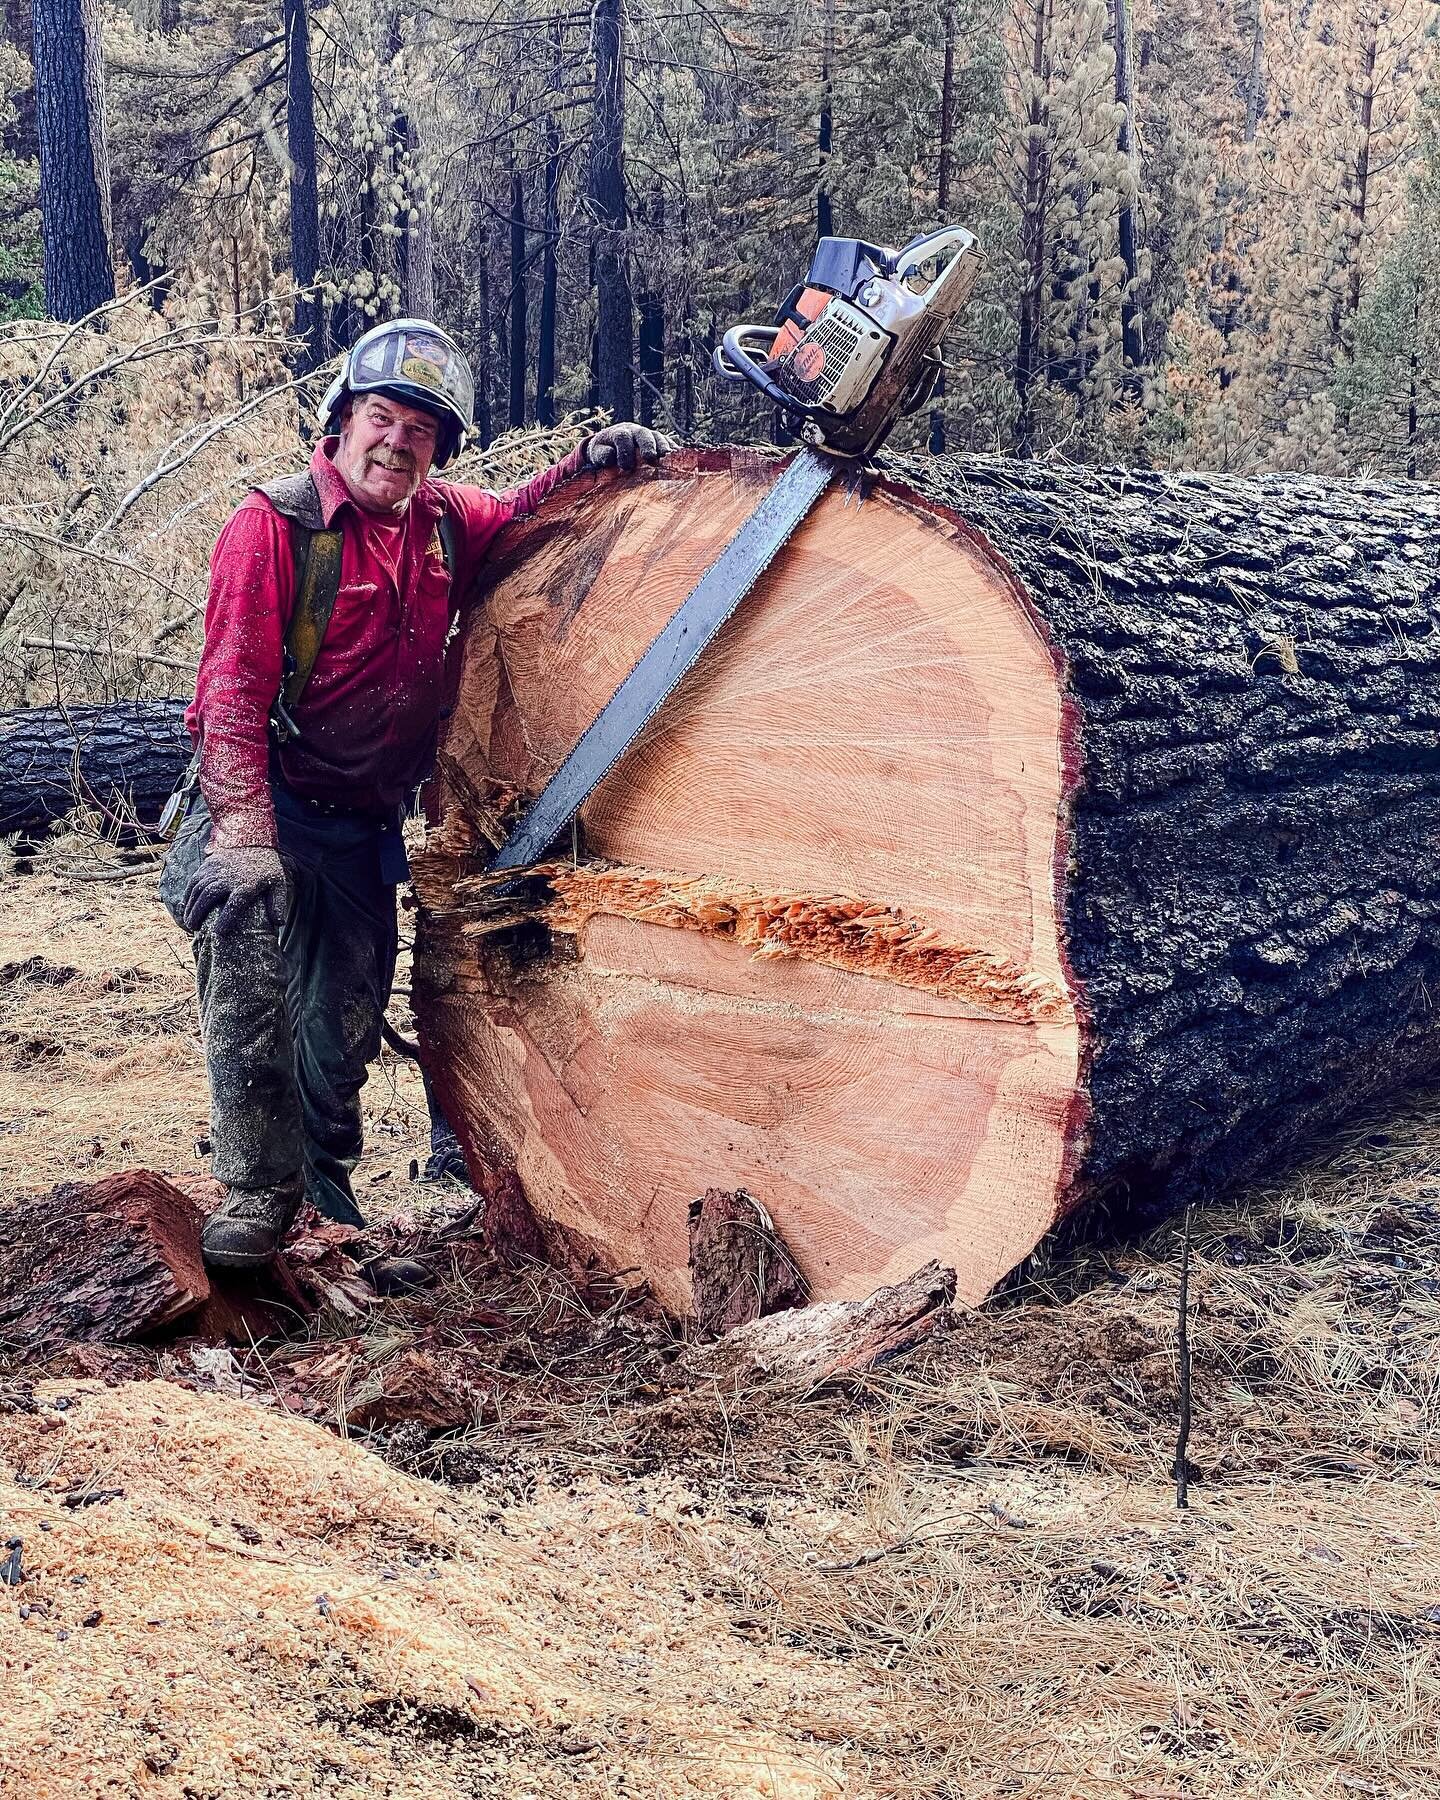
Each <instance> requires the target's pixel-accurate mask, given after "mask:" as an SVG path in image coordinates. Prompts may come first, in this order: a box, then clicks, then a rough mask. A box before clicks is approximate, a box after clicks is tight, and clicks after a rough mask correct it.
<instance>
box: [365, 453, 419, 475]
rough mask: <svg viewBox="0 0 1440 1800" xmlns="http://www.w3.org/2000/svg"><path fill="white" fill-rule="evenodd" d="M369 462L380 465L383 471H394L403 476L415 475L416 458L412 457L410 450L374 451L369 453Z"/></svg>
mask: <svg viewBox="0 0 1440 1800" xmlns="http://www.w3.org/2000/svg"><path fill="white" fill-rule="evenodd" d="M368 460H369V461H370V462H372V463H378V464H379V465H380V467H381V468H382V469H394V470H395V471H396V472H397V473H399V474H402V475H413V474H414V473H415V458H414V457H413V456H411V454H410V453H409V451H408V450H389V449H383V448H382V449H379V450H372V451H371V452H370V453H369V457H368Z"/></svg>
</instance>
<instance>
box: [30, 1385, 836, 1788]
mask: <svg viewBox="0 0 1440 1800" xmlns="http://www.w3.org/2000/svg"><path fill="white" fill-rule="evenodd" d="M34 1407H35V1409H34V1410H33V1411H26V1412H20V1413H15V1414H12V1415H11V1416H9V1417H7V1418H5V1419H4V1420H3V1421H0V1462H3V1464H4V1466H5V1468H6V1469H7V1471H9V1470H13V1471H14V1473H13V1475H11V1476H9V1477H8V1478H7V1479H5V1480H4V1481H3V1482H0V1513H3V1515H4V1519H5V1529H6V1535H7V1537H18V1538H21V1539H23V1547H22V1551H21V1554H22V1558H23V1570H24V1574H25V1577H26V1578H25V1580H24V1583H23V1585H22V1586H20V1587H19V1588H18V1590H16V1594H15V1595H14V1596H10V1597H11V1598H18V1602H19V1607H20V1611H18V1612H17V1608H16V1606H14V1605H11V1606H7V1608H6V1612H7V1613H8V1615H9V1616H8V1618H7V1619H6V1621H5V1623H4V1626H3V1637H0V1644H3V1651H0V1668H3V1687H4V1691H5V1693H6V1695H7V1703H6V1713H7V1718H6V1729H5V1731H4V1733H3V1734H0V1791H3V1792H4V1793H7V1794H11V1793H13V1794H17V1795H18V1794H19V1793H21V1792H22V1791H23V1792H25V1793H27V1794H28V1795H30V1796H33V1797H34V1800H52V1797H53V1800H76V1797H77V1796H80V1795H87V1796H88V1795H91V1794H96V1795H98V1794H101V1793H105V1794H111V1795H114V1794H125V1795H128V1794H141V1793H144V1794H147V1795H161V1796H172V1795H173V1796H175V1797H176V1800H182V1797H185V1800H208V1797H210V1796H215V1797H216V1800H219V1796H222V1795H224V1796H231V1795H236V1794H245V1795H260V1794H264V1795H272V1794H274V1795H279V1794H286V1795H307V1794H313V1793H325V1794H331V1795H337V1796H343V1795H350V1794H355V1795H360V1794H362V1793H363V1794H366V1795H375V1794H385V1795H391V1796H396V1797H397V1800H399V1797H401V1796H412V1795H413V1796H416V1797H419V1796H434V1795H437V1794H448V1793H455V1792H463V1793H487V1794H488V1793H494V1794H497V1795H498V1794H505V1795H507V1796H515V1797H516V1800H519V1797H520V1796H522V1795H525V1794H535V1795H550V1794H564V1795H566V1796H570V1795H575V1796H580V1795H586V1794H622V1793H623V1794H627V1795H636V1796H655V1800H661V1797H662V1796H672V1795H673V1796H681V1795H710V1796H723V1797H726V1800H749V1797H750V1796H761V1795H764V1796H776V1797H785V1800H820V1797H822V1796H827V1795H833V1794H839V1793H842V1792H845V1791H847V1789H846V1785H845V1781H844V1775H845V1763H846V1758H845V1756H844V1755H843V1753H842V1752H841V1751H840V1750H838V1749H836V1748H834V1747H831V1746H828V1745H825V1744H822V1743H820V1742H818V1741H816V1740H815V1736H814V1734H815V1732H816V1731H817V1730H823V1731H825V1732H826V1735H827V1736H831V1737H834V1736H837V1735H841V1734H842V1733H843V1731H844V1729H845V1727H844V1726H843V1725H842V1724H841V1723H840V1720H841V1719H842V1717H845V1716H846V1715H848V1717H849V1719H850V1720H852V1721H853V1722H854V1723H856V1724H858V1723H860V1722H861V1719H862V1717H863V1714H864V1711H865V1710H866V1707H865V1704H864V1702H863V1700H862V1699H861V1697H860V1695H859V1692H858V1689H859V1686H860V1685H861V1684H859V1683H858V1682H856V1681H854V1680H853V1679H846V1680H845V1681H844V1682H843V1683H842V1684H837V1683H836V1681H835V1677H834V1674H833V1672H832V1671H831V1670H829V1669H827V1668H825V1666H824V1665H823V1664H821V1663H819V1662H817V1660H816V1659H814V1658H813V1657H805V1656H803V1655H801V1654H799V1653H796V1652H786V1651H785V1650H783V1649H777V1648H775V1647H773V1646H767V1647H766V1648H765V1649H764V1650H763V1651H762V1650H761V1649H760V1648H759V1647H758V1646H756V1645H754V1644H751V1643H747V1642H746V1640H744V1639H743V1638H740V1637H737V1636H736V1635H735V1634H733V1633H732V1632H730V1631H729V1630H728V1629H727V1628H726V1623H725V1620H724V1617H723V1612H722V1609H721V1608H720V1606H719V1605H718V1604H717V1603H716V1602H715V1601H714V1600H713V1599H707V1598H706V1597H704V1596H703V1595H702V1594H701V1593H700V1592H699V1591H698V1589H697V1587H696V1585H695V1583H694V1581H693V1577H691V1576H689V1575H687V1571H686V1570H685V1568H684V1565H683V1563H682V1564H681V1565H680V1566H677V1565H676V1563H675V1560H674V1559H673V1557H672V1556H671V1555H670V1554H669V1551H670V1549H671V1538H672V1535H673V1534H672V1528H671V1526H670V1525H669V1524H667V1523H666V1522H665V1518H664V1516H663V1515H664V1512H665V1508H664V1505H663V1502H661V1501H659V1500H657V1498H656V1495H655V1493H654V1492H653V1491H652V1492H651V1494H650V1499H649V1503H648V1504H647V1503H645V1502H644V1501H643V1500H641V1498H640V1496H639V1495H638V1494H637V1495H631V1496H622V1495H620V1494H604V1493H598V1492H597V1493H595V1494H592V1495H588V1496H586V1497H584V1498H579V1497H577V1498H574V1499H570V1500H568V1501H565V1502H558V1501H552V1502H551V1503H550V1504H549V1505H548V1506H540V1505H535V1506H532V1507H530V1508H527V1509H526V1510H525V1512H524V1514H523V1516H522V1517H520V1518H517V1519H516V1520H515V1522H514V1524H513V1526H511V1527H510V1528H509V1529H500V1528H498V1527H497V1526H495V1525H492V1524H490V1523H488V1522H487V1521H486V1519H485V1518H484V1517H483V1516H482V1515H481V1513H480V1509H479V1508H478V1506H476V1505H475V1504H474V1503H472V1502H468V1501H467V1500H466V1499H465V1498H464V1497H463V1496H462V1495H459V1494H454V1493H447V1492H444V1491H442V1490H440V1489H438V1488H436V1487H434V1486H433V1485H431V1484H429V1483H426V1482H422V1481H417V1480H413V1479H411V1478H410V1477H408V1476H405V1475H402V1474H399V1473H397V1472H396V1471H395V1470H393V1469H391V1468H389V1467H388V1466H387V1465H386V1464H385V1463H383V1462H381V1461H380V1460H379V1459H378V1458H376V1457H374V1456H371V1455H368V1454H367V1453H366V1452H364V1451H362V1450H360V1449H358V1448H357V1447H355V1446H353V1445H350V1444H347V1443H345V1442H343V1441H341V1440H340V1439H338V1438H336V1437H334V1436H332V1435H330V1434H328V1433H326V1432H324V1431H322V1430H320V1429H319V1428H318V1427H315V1426H312V1425H308V1424H306V1423H304V1422H302V1421H298V1420H295V1419H292V1418H288V1417H286V1416H284V1415H281V1414H278V1413H271V1412H267V1411H266V1410H264V1409H262V1408H260V1407H255V1406H249V1405H246V1404H243V1403H241V1402H236V1401H230V1400H225V1399H223V1398H219V1397H216V1396H210V1395H200V1394H194V1393H190V1392H186V1391H185V1390H183V1389H181V1388H178V1387H174V1386H171V1385H169V1384H166V1383H160V1382H142V1383H131V1384H126V1385H124V1386H121V1387H118V1388H115V1389H106V1388H103V1387H99V1386H97V1385H93V1384H84V1383H79V1384H74V1383H72V1384H58V1385H57V1384H54V1383H51V1384H48V1385H46V1386H45V1387H43V1388H42V1389H40V1390H39V1392H38V1393H37V1394H36V1396H35V1397H34ZM657 1515H658V1516H657ZM22 1614H23V1616H21V1615H22ZM837 1685H843V1686H844V1687H845V1688H849V1689H855V1690H856V1693H855V1695H854V1698H853V1700H852V1702H851V1705H849V1706H846V1707H844V1708H837V1706H836V1704H835V1701H836V1688H837ZM852 1707H853V1710H852ZM827 1720H828V1721H829V1724H828V1726H827V1724H826V1721H827Z"/></svg>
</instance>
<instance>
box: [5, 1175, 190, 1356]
mask: <svg viewBox="0 0 1440 1800" xmlns="http://www.w3.org/2000/svg"><path fill="white" fill-rule="evenodd" d="M209 1294H210V1283H209V1280H208V1279H207V1277H206V1274H205V1269H204V1267H203V1265H202V1263H201V1261H200V1213H199V1211H198V1209H197V1208H196V1206H195V1205H194V1203H193V1201H191V1200H190V1199H189V1198H188V1196H187V1195H185V1194H183V1193H182V1192H181V1191H180V1190H179V1189H178V1188H175V1187H172V1186H171V1185H170V1183H169V1182H167V1181H166V1180H164V1178H163V1177H162V1176H159V1175H152V1174H151V1173H150V1172H149V1171H148V1170H145V1169H132V1170H130V1171H128V1172H126V1173H124V1174H119V1175H110V1176H107V1177H106V1178H105V1179H104V1180H103V1181H96V1182H71V1183H68V1184H67V1185H66V1186H64V1187H60V1188H56V1189H55V1190H54V1192H53V1193H50V1194H45V1195H39V1196H36V1197H35V1198H34V1199H32V1200H27V1201H25V1202H23V1203H22V1204H21V1205H19V1206H17V1207H16V1208H15V1209H14V1210H13V1211H12V1212H11V1213H10V1214H9V1215H8V1216H7V1218H6V1229H5V1232H4V1233H3V1235H0V1355H3V1356H4V1357H5V1358H6V1360H9V1359H11V1358H13V1357H15V1356H17V1355H19V1356H24V1357H28V1358H35V1359H38V1358H41V1357H44V1356H47V1355H51V1354H53V1353H54V1352H55V1351H57V1350H59V1349H61V1348H63V1346H65V1345H66V1344H75V1343H91V1344H97V1343H100V1344H116V1343H123V1342H126V1341H128V1340H129V1339H132V1338H137V1337H145V1336H147V1335H148V1334H149V1333H151V1332H155V1331H159V1330H161V1329H163V1328H164V1327H165V1326H167V1325H171V1324H173V1323H174V1322H175V1320H177V1319H179V1318H181V1317H183V1316H184V1315H186V1314H188V1313H192V1312H194V1311H195V1310H196V1309H197V1308H198V1307H200V1306H201V1305H202V1304H203V1303H204V1302H205V1301H206V1300H207V1299H208V1298H209Z"/></svg>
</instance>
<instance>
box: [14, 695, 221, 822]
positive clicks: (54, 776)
mask: <svg viewBox="0 0 1440 1800" xmlns="http://www.w3.org/2000/svg"><path fill="white" fill-rule="evenodd" d="M184 714H185V702H184V701H183V700H131V701H121V702H117V703H116V704H115V705H113V706H67V707H58V706H36V707H27V708H24V709H23V710H21V711H17V712H4V713H0V835H9V834H10V833H12V832H18V833H20V834H21V835H23V836H26V837H33V836H35V835H37V834H39V833H42V832H44V831H46V830H48V829H49V827H50V826H51V825H52V824H53V823H54V822H55V821H56V820H57V819H62V818H64V816H65V814H66V813H68V812H69V811H70V810H71V809H72V808H73V807H75V806H76V805H78V804H80V803H82V802H83V803H86V804H89V805H93V806H99V807H101V808H103V809H104V810H106V811H107V812H111V813H113V814H114V815H115V816H116V817H117V819H122V820H128V819H129V818H130V817H131V815H132V813H133V814H134V816H136V817H138V818H139V820H140V822H141V823H142V824H146V825H153V824H154V823H155V821H156V820H157V819H158V818H159V816H160V813H161V809H162V808H163V807H164V805H165V801H166V799H167V798H168V797H169V794H170V792H171V790H172V789H173V788H174V786H175V784H176V782H177V781H178V780H179V779H180V776H181V775H182V773H183V772H184V769H185V764H186V763H187V762H188V761H189V758H190V739H189V736H188V734H187V733H186V731H185V726H184Z"/></svg>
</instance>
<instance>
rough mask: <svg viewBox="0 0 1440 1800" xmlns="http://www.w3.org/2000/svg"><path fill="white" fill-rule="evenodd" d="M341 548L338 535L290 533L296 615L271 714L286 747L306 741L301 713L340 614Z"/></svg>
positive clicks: (294, 527)
mask: <svg viewBox="0 0 1440 1800" xmlns="http://www.w3.org/2000/svg"><path fill="white" fill-rule="evenodd" d="M341 542H342V540H341V534H340V533H339V532H338V531H310V530H308V529H307V528H306V527H305V526H304V525H300V524H298V523H293V522H292V524H291V527H290V552H291V555H292V556H293V557H294V559H295V610H294V612H292V613H291V615H290V629H289V630H288V631H287V632H286V633H285V664H284V668H285V674H284V679H283V680H282V681H281V684H280V692H279V694H277V695H276V698H275V705H274V707H273V709H272V710H271V713H270V725H271V728H272V729H273V731H274V733H275V736H276V737H277V738H278V739H279V741H280V742H281V743H282V744H286V743H289V742H290V740H291V739H292V738H295V737H298V736H299V735H300V734H299V732H298V730H297V729H296V725H295V716H294V715H295V707H296V705H297V704H298V702H299V699H300V696H301V695H302V694H303V693H304V692H305V684H306V683H307V682H308V681H309V679H310V671H311V670H312V669H313V668H314V667H315V659H316V657H317V656H319V654H320V646H321V644H323V643H324V641H325V633H326V630H327V629H328V628H329V624H330V615H331V613H333V612H334V610H335V596H336V595H337V594H338V593H339V592H340V552H341Z"/></svg>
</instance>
